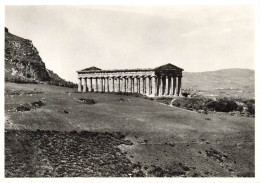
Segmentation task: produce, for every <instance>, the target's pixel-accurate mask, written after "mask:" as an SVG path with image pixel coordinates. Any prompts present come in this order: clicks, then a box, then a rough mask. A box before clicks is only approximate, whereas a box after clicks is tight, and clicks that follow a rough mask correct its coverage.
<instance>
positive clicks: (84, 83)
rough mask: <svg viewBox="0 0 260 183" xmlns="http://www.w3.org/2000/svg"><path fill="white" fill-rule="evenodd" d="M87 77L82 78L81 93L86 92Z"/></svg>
mask: <svg viewBox="0 0 260 183" xmlns="http://www.w3.org/2000/svg"><path fill="white" fill-rule="evenodd" d="M86 79H87V78H82V85H83V91H82V92H83V93H85V92H87V83H86Z"/></svg>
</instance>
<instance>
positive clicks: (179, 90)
mask: <svg viewBox="0 0 260 183" xmlns="http://www.w3.org/2000/svg"><path fill="white" fill-rule="evenodd" d="M180 95H181V77H178V96H180Z"/></svg>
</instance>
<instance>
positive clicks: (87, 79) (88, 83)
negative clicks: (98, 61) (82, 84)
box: [86, 78, 91, 92]
mask: <svg viewBox="0 0 260 183" xmlns="http://www.w3.org/2000/svg"><path fill="white" fill-rule="evenodd" d="M86 91H87V92H90V91H91V90H90V78H86Z"/></svg>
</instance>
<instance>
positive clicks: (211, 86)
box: [182, 69, 255, 97]
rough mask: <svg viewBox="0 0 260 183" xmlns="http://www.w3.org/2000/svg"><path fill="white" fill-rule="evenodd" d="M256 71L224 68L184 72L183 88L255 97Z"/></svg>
mask: <svg viewBox="0 0 260 183" xmlns="http://www.w3.org/2000/svg"><path fill="white" fill-rule="evenodd" d="M254 77H255V71H254V70H250V69H223V70H218V71H208V72H183V79H182V88H183V89H191V90H204V91H210V92H212V93H214V94H225V93H228V94H231V95H238V96H247V97H254V94H255V79H254Z"/></svg>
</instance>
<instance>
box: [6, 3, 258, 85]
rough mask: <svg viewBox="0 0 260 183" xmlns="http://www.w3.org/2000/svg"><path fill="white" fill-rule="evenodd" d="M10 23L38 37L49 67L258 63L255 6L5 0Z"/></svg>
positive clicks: (63, 71) (72, 71) (72, 76)
mask: <svg viewBox="0 0 260 183" xmlns="http://www.w3.org/2000/svg"><path fill="white" fill-rule="evenodd" d="M5 11H6V23H5V25H6V27H7V28H9V31H10V32H11V33H13V34H16V35H18V36H21V37H23V38H26V39H30V40H32V41H33V44H34V46H35V47H36V48H37V49H38V51H39V53H40V56H41V58H42V60H43V61H44V62H45V63H46V67H47V68H48V69H51V70H53V71H54V72H56V73H57V74H58V75H59V76H61V77H62V78H65V79H66V80H70V81H74V82H76V81H77V75H76V71H77V70H81V69H84V68H86V67H90V66H96V67H100V68H101V69H126V68H154V67H157V66H160V65H162V64H166V63H172V64H174V65H176V66H179V67H182V68H184V70H185V71H189V72H199V71H208V70H218V69H225V68H249V69H254V11H253V7H251V6H132V7H127V6H123V7H122V6H121V7H120V6H7V7H6V9H5Z"/></svg>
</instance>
